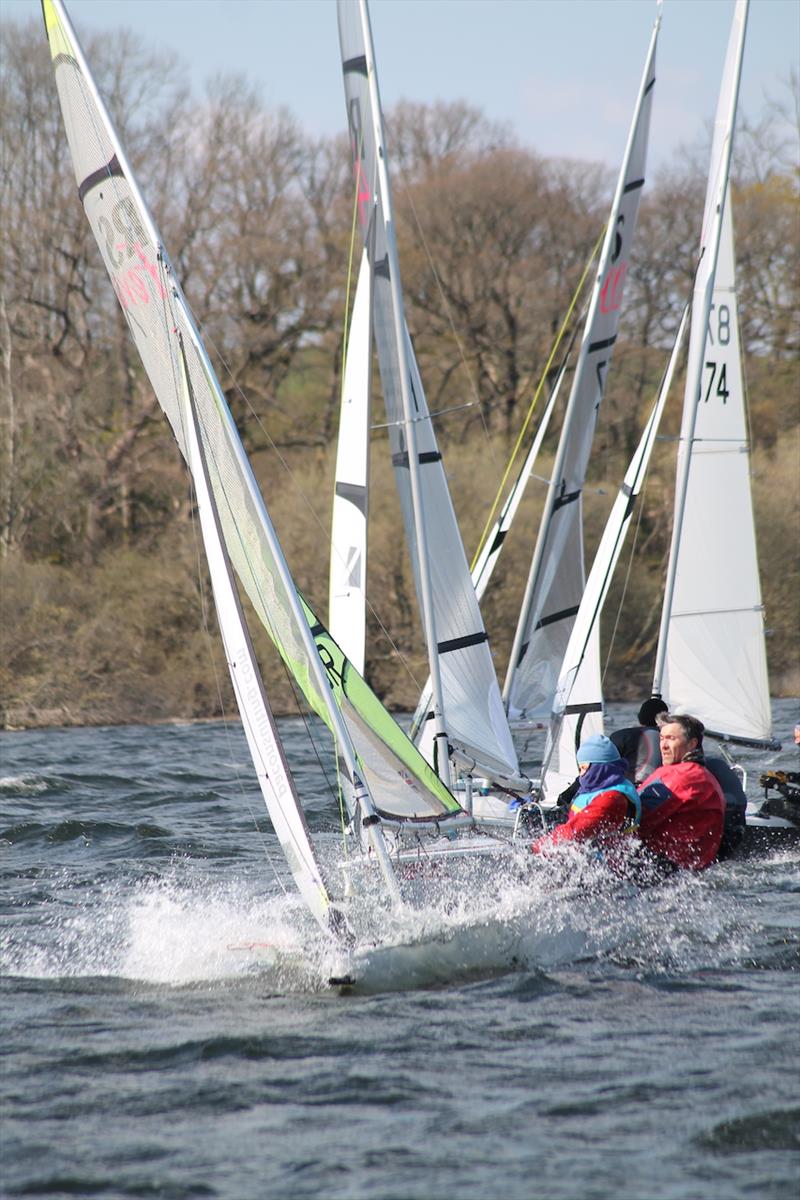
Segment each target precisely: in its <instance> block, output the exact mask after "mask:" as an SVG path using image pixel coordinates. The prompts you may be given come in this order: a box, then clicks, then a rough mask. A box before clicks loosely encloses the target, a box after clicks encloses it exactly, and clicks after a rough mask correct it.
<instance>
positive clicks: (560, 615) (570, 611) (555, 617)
mask: <svg viewBox="0 0 800 1200" xmlns="http://www.w3.org/2000/svg"><path fill="white" fill-rule="evenodd" d="M577 611H578V606H577V604H576V605H575V606H574V607H573V608H562V609H561V612H554V613H551V614H550V616H549V617H542V619H541V621H537V622H536V629H544V627H545V626H546V625H555V623H556V621H563V620H565V619H566V618H567V617H574V616H575V614H576V613H577Z"/></svg>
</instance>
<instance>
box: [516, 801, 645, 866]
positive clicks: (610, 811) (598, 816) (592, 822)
mask: <svg viewBox="0 0 800 1200" xmlns="http://www.w3.org/2000/svg"><path fill="white" fill-rule="evenodd" d="M627 819H628V797H627V796H626V795H625V793H624V792H618V791H617V790H616V789H615V788H613V787H612V788H609V789H608V790H607V791H605V792H600V793H598V795H596V796H595V797H594V798H593V799H592V802H591V803H590V804H588V805H587V806H586V807H585V808H581V809H579V810H578V811H576V810H575V809H572V808H571V809H570V812H569V817H568V818H567V820H566V821H565V822H564V824H563V825H556V827H555V829H551V830H550V832H549V833H546V834H545V835H544V836H543V837H540V838H539V839H538V840H537V841H535V842H534V843H533V845H532V846H531V851H532V852H533V853H534V854H541V853H542V851H543V850H546V849H547V847H548V846H552V845H554V844H556V843H558V842H585V841H588V840H589V839H590V838H592V839H596V840H598V841H600V842H603V841H604V840H608V839H611V840H613V839H614V838H615V837H618V836H619V835H620V833H621V832H622V829H623V826H624V825H625V823H626V821H627Z"/></svg>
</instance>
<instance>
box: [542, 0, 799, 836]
mask: <svg viewBox="0 0 800 1200" xmlns="http://www.w3.org/2000/svg"><path fill="white" fill-rule="evenodd" d="M746 22H747V0H740V2H739V4H738V5H737V8H736V10H735V13H734V19H733V26H732V30H731V35H730V41H729V47H728V53H727V57H726V63H725V69H724V72H723V79H722V85H721V89H720V98H719V103H718V109H717V117H716V122H715V134H714V139H713V144H712V151H711V160H710V168H709V177H708V186H707V192H706V201H705V208H704V217H703V226H702V233H701V239H700V250H699V255H698V265H697V271H696V276H695V283H694V289H693V297H692V302H691V306H690V305H689V304H687V306H686V307H685V309H684V312H683V315H682V318H681V321H680V324H679V328H678V332H677V336H676V339H675V342H674V345H673V348H672V352H671V354H670V359H669V362H668V365H667V369H666V372H665V375H664V379H663V381H662V384H661V387H660V390H659V394H658V397H657V399H656V402H655V404H654V406H653V410H652V412H651V414H650V416H649V419H648V422H647V424H646V427H645V429H644V431H643V433H642V437H641V440H640V443H639V446H638V447H637V449H636V452H635V454H634V456H633V458H632V460H631V464H630V466H629V468H628V471H627V472H626V475H625V479H624V481H623V484H622V487H621V489H620V492H619V495H618V496H617V498H616V500H615V503H614V506H613V508H612V511H611V514H610V516H609V519H608V522H607V524H606V528H605V531H604V533H603V537H602V540H601V543H600V546H599V547H598V550H597V554H596V556H595V559H594V562H593V565H592V570H591V572H590V574H589V578H588V580H587V585H586V590H585V592H584V596H583V599H582V601H581V605H580V608H579V612H578V616H577V618H576V622H575V626H574V629H573V634H572V637H571V639H570V643H569V646H568V649H567V653H566V655H565V658H564V663H563V667H562V672H561V676H560V678H559V683H558V687H557V690H556V701H555V703H554V706H553V713H552V715H551V720H550V727H549V733H548V747H547V749H546V753H545V769H544V775H543V786H542V792H543V797H544V799H545V801H546V802H550V803H552V802H554V801H555V798H556V797H557V795H558V793H559V791H560V790H561V789H562V788H563V787H564V786H565V785H566V784H567V783H568V782H570V781H571V780H572V779H573V778H574V776H575V773H576V770H577V763H576V760H575V750H576V746H577V742H576V738H575V733H574V729H573V727H572V726H571V725H570V722H569V720H568V714H569V713H570V711H571V709H575V708H580V707H581V706H582V705H585V704H591V703H599V704H602V698H601V696H600V693H599V689H594V681H593V676H592V672H591V670H590V671H588V672H587V671H586V670H585V662H586V647H587V645H588V643H589V640H590V637H591V631H592V630H595V631H596V630H597V628H598V626H599V618H600V613H601V612H602V608H603V604H604V603H605V599H606V597H607V594H608V589H609V586H610V581H611V578H612V575H613V572H614V569H615V566H616V563H617V561H618V558H619V554H620V551H621V549H622V544H623V540H624V538H625V534H626V531H627V529H628V526H629V524H630V521H631V518H632V515H633V512H634V509H635V505H636V501H637V499H638V495H639V492H640V490H641V487H642V485H643V483H644V478H645V475H646V471H647V467H648V463H649V460H650V455H651V452H652V450H653V447H654V444H655V440H656V435H657V431H658V427H659V422H660V420H661V416H662V413H663V411H664V407H665V403H666V401H667V398H668V395H669V391H670V387H671V384H672V380H673V376H674V373H675V369H676V364H677V362H678V360H679V357H680V354H681V351H682V347H683V341H684V336H685V331H686V328H687V323H688V315H689V311H690V307H691V334H690V357H689V364H688V367H687V379H686V385H685V392H684V406H683V419H682V427H681V435H680V449H679V454H678V464H677V477H676V498H675V517H674V521H673V532H672V541H671V549H670V562H669V567H668V574H667V583H666V587H665V596H664V604H663V611H662V621H661V638H660V642H659V650H658V653H657V658H656V666H655V678H654V683H653V695H654V696H663V697H664V699H665V700H667V701H668V702H669V705H670V707H671V708H672V709H673V710H674V711H684V712H691V713H692V714H694V715H697V716H698V717H700V719H701V720H702V721H703V723H704V724H705V725H706V727H707V733H708V735H709V736H710V737H712V738H718V739H720V740H722V741H725V742H739V743H741V744H743V745H748V746H752V747H755V748H769V749H780V743H778V742H777V741H775V740H774V738H773V737H772V733H771V715H770V701H769V684H768V676H767V664H766V650H765V639H764V621H763V605H762V602H761V589H760V582H759V576H758V561H757V553H756V538H755V526H754V520H753V506H752V496H751V488H750V468H749V439H748V434H747V421H746V413H745V391H744V383H743V374H742V362H741V348H740V342H739V322H738V309H737V300H736V283H735V255H734V242H733V220H732V211H731V210H732V201H731V189H730V186H729V173H730V160H731V150H732V141H733V132H734V125H735V114H736V99H737V93H738V81H739V76H740V72H741V61H742V55H743V51H744V39H745V30H746ZM760 807H761V806H760V805H759V804H752V803H751V804H750V805H749V807H748V816H747V820H748V824H751V825H753V826H758V825H764V826H766V825H771V826H775V827H778V825H787V824H788V823H787V822H785V821H781V820H778V821H776V820H775V819H773V820H771V821H770V820H768V819H767V818H766V817H761V816H760V815H759V811H760Z"/></svg>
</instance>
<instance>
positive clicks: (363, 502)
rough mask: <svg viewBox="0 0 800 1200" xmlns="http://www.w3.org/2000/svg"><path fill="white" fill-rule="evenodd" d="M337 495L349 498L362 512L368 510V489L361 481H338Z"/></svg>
mask: <svg viewBox="0 0 800 1200" xmlns="http://www.w3.org/2000/svg"><path fill="white" fill-rule="evenodd" d="M336 495H337V496H341V497H342V499H343V500H349V501H350V503H351V504H354V505H355V506H356V508H357V509H358V511H359V512H360V513H365V512H366V511H367V489H366V488H365V487H364V485H363V484H360V483H337V484H336Z"/></svg>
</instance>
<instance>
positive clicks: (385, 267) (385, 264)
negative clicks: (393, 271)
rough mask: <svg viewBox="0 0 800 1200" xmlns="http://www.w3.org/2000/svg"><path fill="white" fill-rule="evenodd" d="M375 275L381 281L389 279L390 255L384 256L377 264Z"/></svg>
mask: <svg viewBox="0 0 800 1200" xmlns="http://www.w3.org/2000/svg"><path fill="white" fill-rule="evenodd" d="M375 274H376V276H377V277H378V278H379V279H388V278H389V255H388V254H384V256H383V258H382V259H380V260H379V261H378V262H376V263H375Z"/></svg>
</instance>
